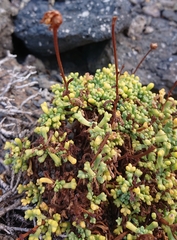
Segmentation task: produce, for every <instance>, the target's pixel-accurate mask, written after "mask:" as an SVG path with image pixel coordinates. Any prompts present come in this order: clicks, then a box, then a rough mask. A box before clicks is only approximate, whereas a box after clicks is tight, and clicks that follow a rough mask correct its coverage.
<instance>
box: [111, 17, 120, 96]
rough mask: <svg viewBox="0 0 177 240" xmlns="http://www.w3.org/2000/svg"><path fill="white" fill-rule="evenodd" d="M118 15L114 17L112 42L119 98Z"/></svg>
mask: <svg viewBox="0 0 177 240" xmlns="http://www.w3.org/2000/svg"><path fill="white" fill-rule="evenodd" d="M116 20H117V17H116V16H114V17H113V18H112V44H113V53H114V62H115V69H116V98H118V95H119V93H118V81H119V76H118V75H119V70H118V58H117V51H116V36H115V23H116Z"/></svg>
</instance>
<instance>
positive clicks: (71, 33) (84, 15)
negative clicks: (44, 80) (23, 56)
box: [15, 0, 130, 56]
mask: <svg viewBox="0 0 177 240" xmlns="http://www.w3.org/2000/svg"><path fill="white" fill-rule="evenodd" d="M54 7H55V9H57V10H59V11H60V12H61V14H62V15H63V24H62V25H61V27H60V29H59V33H58V36H59V45H60V50H61V52H64V51H68V50H70V49H73V48H76V47H78V46H83V45H85V44H88V43H92V42H100V41H104V40H106V39H110V38H111V20H112V16H113V15H117V16H119V19H118V22H117V31H118V32H120V31H121V30H122V29H124V28H125V27H127V26H128V25H129V23H130V16H128V14H129V12H130V3H129V1H112V0H92V1H85V0H75V1H69V0H68V1H59V2H56V3H55V6H54ZM48 10H49V7H48V2H46V1H42V0H38V1H37V2H36V0H31V1H30V2H29V3H28V4H27V5H26V7H25V8H23V9H22V10H21V11H20V12H19V14H18V15H17V18H16V20H15V35H16V36H17V37H18V38H20V39H22V40H23V42H24V43H25V45H26V47H27V48H28V49H29V50H31V51H32V52H35V53H38V54H40V55H45V56H46V55H51V54H54V48H53V41H52V33H51V32H50V31H49V30H48V29H47V27H46V26H44V25H43V24H40V20H41V19H42V17H43V14H44V13H45V12H47V11H48Z"/></svg>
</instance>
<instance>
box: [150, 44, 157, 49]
mask: <svg viewBox="0 0 177 240" xmlns="http://www.w3.org/2000/svg"><path fill="white" fill-rule="evenodd" d="M157 47H158V44H157V43H151V45H150V48H151V49H152V50H155V49H156V48H157Z"/></svg>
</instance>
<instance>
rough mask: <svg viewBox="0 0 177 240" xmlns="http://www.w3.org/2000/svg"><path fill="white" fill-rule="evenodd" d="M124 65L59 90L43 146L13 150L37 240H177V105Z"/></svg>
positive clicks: (41, 134) (46, 111) (69, 81)
mask: <svg viewBox="0 0 177 240" xmlns="http://www.w3.org/2000/svg"><path fill="white" fill-rule="evenodd" d="M55 14H56V11H55ZM50 16H51V15H50ZM52 16H53V15H52ZM47 23H48V22H47ZM114 24H115V18H114V19H113V30H114ZM113 32H114V31H113ZM154 48H155V47H154V45H151V50H152V49H154ZM114 50H115V48H114ZM115 65H117V64H115ZM115 65H111V64H110V65H109V66H108V67H104V68H103V69H102V70H97V71H96V73H95V75H94V76H92V75H90V74H89V73H86V74H85V75H84V76H79V74H78V73H70V75H69V76H67V77H65V80H64V85H61V84H56V85H53V86H52V92H53V94H54V98H53V101H52V103H51V105H50V106H48V105H47V103H46V102H44V103H43V104H42V105H41V108H42V110H43V114H42V115H41V117H40V119H39V121H38V123H39V124H38V126H37V127H36V129H35V133H36V134H37V137H36V139H35V140H33V141H30V140H29V139H27V138H24V139H19V138H16V139H15V140H14V141H13V142H6V144H5V149H6V150H8V151H9V152H8V153H7V154H6V157H5V163H6V164H11V165H12V166H13V168H14V170H15V172H16V173H18V172H19V171H22V172H23V174H24V178H25V182H26V184H25V185H23V184H20V185H19V186H18V192H19V194H21V193H22V192H24V198H23V199H22V205H24V206H26V205H30V206H31V208H30V209H28V210H26V212H25V218H26V219H29V220H30V221H32V220H35V226H34V228H33V229H32V231H31V232H29V233H28V234H25V236H28V235H29V238H28V239H29V240H36V239H41V237H42V239H44V240H50V239H53V238H54V237H55V236H59V237H62V238H64V239H68V240H70V239H72V240H74V239H88V240H104V239H108V240H111V239H116V240H119V239H127V240H131V239H172V240H173V239H176V238H177V178H176V170H177V101H176V100H175V99H174V98H172V97H171V96H170V94H168V95H167V96H166V93H165V90H164V89H161V90H160V91H159V93H153V91H152V89H153V87H154V84H153V83H149V84H148V85H147V86H142V84H141V82H140V80H139V77H138V76H136V75H135V74H129V73H128V72H124V73H121V72H119V71H118V69H117V67H116V66H115ZM20 239H23V234H21V238H20Z"/></svg>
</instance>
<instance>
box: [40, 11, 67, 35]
mask: <svg viewBox="0 0 177 240" xmlns="http://www.w3.org/2000/svg"><path fill="white" fill-rule="evenodd" d="M62 22H63V19H62V15H61V13H60V12H59V11H57V10H53V11H48V12H46V13H45V14H44V16H43V18H42V20H41V23H45V24H47V25H50V26H49V29H50V30H52V29H54V28H57V29H58V28H59V26H60V25H61V24H62Z"/></svg>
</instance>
